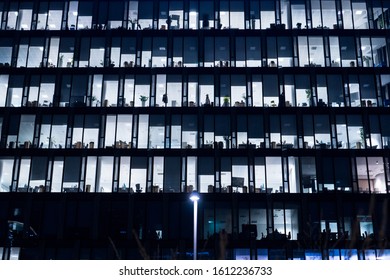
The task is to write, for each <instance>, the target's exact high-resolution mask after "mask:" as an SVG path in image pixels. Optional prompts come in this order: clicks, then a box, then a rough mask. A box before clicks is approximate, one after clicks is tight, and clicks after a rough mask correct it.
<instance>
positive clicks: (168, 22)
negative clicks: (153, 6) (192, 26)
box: [166, 16, 172, 29]
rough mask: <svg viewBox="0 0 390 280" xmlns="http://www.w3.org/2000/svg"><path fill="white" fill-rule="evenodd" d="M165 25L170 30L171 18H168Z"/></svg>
mask: <svg viewBox="0 0 390 280" xmlns="http://www.w3.org/2000/svg"><path fill="white" fill-rule="evenodd" d="M166 23H167V27H168V29H171V24H172V18H171V16H169V17H168V19H167V20H166Z"/></svg>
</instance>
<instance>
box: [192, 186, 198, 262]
mask: <svg viewBox="0 0 390 280" xmlns="http://www.w3.org/2000/svg"><path fill="white" fill-rule="evenodd" d="M199 198H200V197H199V193H198V192H197V191H193V192H192V193H191V195H190V200H191V201H192V202H193V203H194V260H196V257H197V246H196V244H197V231H198V229H197V227H198V200H199Z"/></svg>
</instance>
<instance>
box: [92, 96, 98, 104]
mask: <svg viewBox="0 0 390 280" xmlns="http://www.w3.org/2000/svg"><path fill="white" fill-rule="evenodd" d="M91 102H92V106H97V98H96V96H95V95H93V96H91Z"/></svg>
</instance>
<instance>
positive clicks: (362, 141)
mask: <svg viewBox="0 0 390 280" xmlns="http://www.w3.org/2000/svg"><path fill="white" fill-rule="evenodd" d="M359 134H360V142H356V149H361V148H364V146H363V145H364V143H365V142H366V141H365V139H364V129H363V127H361V128H359Z"/></svg>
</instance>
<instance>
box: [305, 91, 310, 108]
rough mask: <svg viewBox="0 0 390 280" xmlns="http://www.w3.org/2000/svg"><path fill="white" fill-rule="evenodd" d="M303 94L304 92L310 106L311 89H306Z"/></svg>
mask: <svg viewBox="0 0 390 280" xmlns="http://www.w3.org/2000/svg"><path fill="white" fill-rule="evenodd" d="M305 92H306V99H307V103H308V104H309V106H310V104H311V89H307V90H306V91H305Z"/></svg>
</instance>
